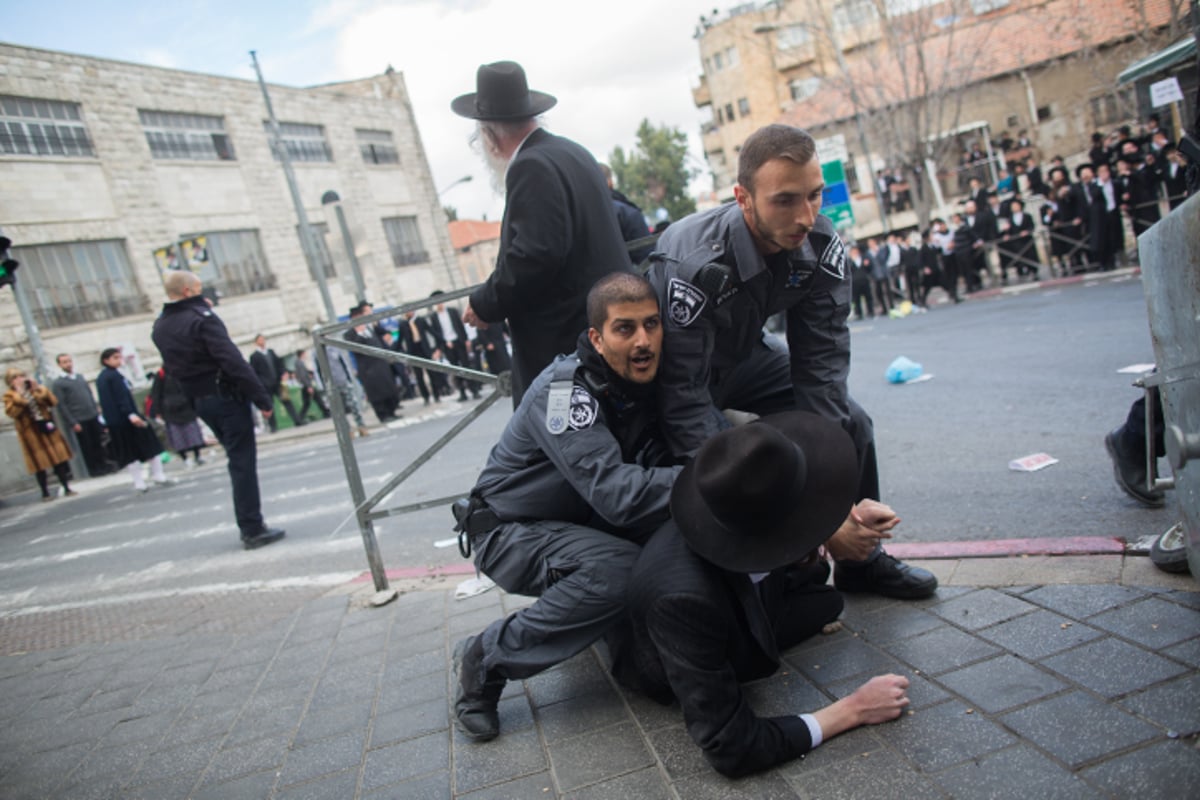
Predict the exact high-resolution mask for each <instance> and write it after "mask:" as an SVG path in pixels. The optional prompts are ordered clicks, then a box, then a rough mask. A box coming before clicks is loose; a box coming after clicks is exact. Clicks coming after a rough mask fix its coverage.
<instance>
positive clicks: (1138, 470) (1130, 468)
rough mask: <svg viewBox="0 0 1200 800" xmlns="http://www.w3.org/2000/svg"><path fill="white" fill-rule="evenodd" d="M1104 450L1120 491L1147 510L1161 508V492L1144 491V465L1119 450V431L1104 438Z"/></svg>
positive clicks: (1118, 429) (1162, 501) (1155, 490)
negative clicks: (1110, 462)
mask: <svg viewBox="0 0 1200 800" xmlns="http://www.w3.org/2000/svg"><path fill="white" fill-rule="evenodd" d="M1104 448H1105V449H1106V450H1108V455H1109V457H1110V458H1111V459H1112V462H1113V478H1115V479H1116V481H1117V486H1120V487H1121V491H1123V492H1125V494H1127V495H1129V496H1130V497H1132V498H1133V499H1134V500H1137V501H1138V502H1139V503H1141V504H1142V505H1144V506H1147V507H1149V508H1162V506H1163V503H1164V500H1163V493H1162V491H1161V490H1158V489H1154V490H1148V489H1146V465H1145V464H1142V463H1140V462H1139V461H1138V460H1137V459H1136V458H1128V457H1126V455H1125V453H1124V452H1122V450H1121V429H1120V428H1117V429H1116V430H1114V431H1110V432H1109V434H1108V435H1107V436H1105V437H1104Z"/></svg>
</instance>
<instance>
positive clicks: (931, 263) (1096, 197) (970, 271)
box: [850, 116, 1187, 318]
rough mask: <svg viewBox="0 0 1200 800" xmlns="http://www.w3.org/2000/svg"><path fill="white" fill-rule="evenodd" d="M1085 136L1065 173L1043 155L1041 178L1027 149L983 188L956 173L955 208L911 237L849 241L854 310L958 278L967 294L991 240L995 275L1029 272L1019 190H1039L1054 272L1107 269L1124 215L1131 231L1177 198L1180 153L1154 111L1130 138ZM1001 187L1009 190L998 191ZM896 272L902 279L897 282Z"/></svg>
mask: <svg viewBox="0 0 1200 800" xmlns="http://www.w3.org/2000/svg"><path fill="white" fill-rule="evenodd" d="M1015 145H1016V143H1015V142H1014V146H1015ZM1092 145H1093V146H1092V148H1091V150H1090V151H1089V160H1088V162H1086V163H1083V164H1080V165H1079V166H1078V167H1076V169H1075V171H1074V180H1072V176H1071V173H1070V171H1069V170H1068V169H1067V167H1066V165H1065V163H1064V161H1063V158H1062V157H1061V156H1055V157H1054V158H1053V159H1051V162H1050V164H1049V166H1048V168H1047V170H1046V172H1045V177H1044V178H1043V172H1042V167H1041V166H1040V165H1039V164H1038V162H1037V160H1036V159H1035V158H1034V157H1032V156H1029V157H1027V158H1026V159H1025V162H1024V163H1020V164H1016V165H1014V173H1015V174H1016V179H1015V180H1014V179H1006V180H1004V181H1002V184H1003V185H998V186H997V187H996V188H997V189H998V190H1000V191H993V190H991V189H989V188H988V187H986V186H985V185H984V184H983V181H982V180H981V179H980V178H979V177H978V175H977V174H971V176H970V177H965V179H964V181H963V189H964V191H965V192H966V194H967V197H966V199H965V200H964V201H963V208H962V211H961V212H959V213H956V214H954V215H953V216H952V217H951V220H950V222H951V224H950V225H947V223H946V222H945V221H944V220H942V219H935V220H933V223H932V226H931V227H930V229H929V230H927V231H925V232H924V233H923V234H922V236H921V241H920V243H919V244H918V243H917V242H916V240H915V239H916V237H915V235H914V236H913V237H912V241H910V242H909V243H908V244H907V245H906V242H905V240H904V239H903V238H901V237H900V236H898V235H896V234H894V233H893V234H889V235H888V237H887V242H886V243H884V244H883V245H882V246H880V245H879V244H878V243H877V241H876V240H874V239H872V240H868V242H867V244H866V246H865V247H861V246H857V245H855V246H852V247H851V248H850V261H851V265H852V275H853V278H854V305H855V312H856V314H857V315H858V317H859V318H864V317H867V316H874V315H875V312H876V306H878V311H879V313H880V314H883V315H886V314H888V313H889V312H890V311H891V309H892V307H893V305H894V303H895V302H896V301H898V300H903V299H904V297H905V294H907V298H908V300H909V301H911V302H912V303H913V305H914V306H915V307H916V308H918V309H922V308H924V307H925V305H926V299H927V297H928V294H929V291H930V289H932V288H933V287H936V286H940V287H942V288H944V289H945V290H946V292H947V294H949V295H950V296H951V298H952V299H953V300H954V301H955V302H958V301H959V300H960V299H961V298H960V297H959V280H960V279H961V280H962V282H963V286H964V288H965V290H966V291H967V292H968V293H969V292H974V291H978V290H980V289H982V288H983V279H982V275H983V273H984V271H985V270H987V269H988V267H987V260H986V255H985V254H986V252H987V249H988V248H989V247H993V246H994V247H995V249H996V256H997V262H998V264H997V266H998V267H999V272H1000V281H1001V283H1002V284H1007V283H1008V278H1009V272H1010V271H1014V272H1015V273H1016V277H1017V278H1018V279H1022V278H1026V277H1028V278H1030V279H1032V280H1037V279H1038V277H1039V276H1040V274H1041V267H1042V264H1041V263H1040V262H1041V256H1039V254H1038V248H1037V245H1036V243H1035V240H1034V219H1033V216H1032V214H1030V213H1027V212H1026V204H1025V200H1024V199H1023V197H1022V193H1025V194H1026V195H1042V196H1043V197H1044V198H1045V199H1044V202H1043V203H1042V205H1041V206H1040V208H1039V209H1038V212H1037V213H1038V215H1039V217H1040V220H1041V223H1042V225H1043V227H1044V228H1045V229H1046V230H1047V232H1048V234H1049V251H1048V254H1047V255H1049V257H1050V261H1051V266H1052V268H1054V269H1056V270H1057V273H1058V274H1060V275H1067V274H1074V273H1078V272H1084V271H1087V270H1090V269H1097V270H1102V271H1107V270H1111V269H1115V268H1116V265H1117V261H1118V259H1119V258H1123V256H1124V253H1125V248H1126V237H1125V218H1126V217H1127V218H1129V220H1130V222H1131V223H1132V228H1133V234H1134V236H1139V235H1141V234H1142V233H1143V232H1145V231H1146V230H1147V229H1148V228H1149V227H1150V226H1151V225H1153V224H1154V223H1155V222H1157V221H1158V220H1159V218H1160V217H1161V208H1160V204H1161V201H1162V200H1163V199H1165V200H1166V202H1167V205H1168V206H1169V208H1172V209H1173V208H1175V207H1176V206H1178V205H1179V204H1181V203H1182V202H1183V201H1184V200H1185V199H1186V198H1187V186H1186V180H1185V177H1184V176H1185V172H1186V169H1187V159H1186V157H1185V156H1184V155H1183V154H1182V153H1180V152H1179V150H1178V148H1177V147H1176V146H1175V144H1174V143H1173V142H1172V141H1171V137H1170V134H1169V133H1168V132H1167V131H1166V130H1164V129H1163V128H1162V127H1161V125H1160V121H1159V119H1158V117H1157V116H1151V117H1150V119H1149V120H1148V122H1147V124H1146V126H1145V129H1144V133H1143V134H1142V135H1141V136H1139V137H1134V136H1133V135H1132V131H1131V128H1130V127H1129V126H1122V127H1121V128H1119V129H1118V130H1116V131H1113V132H1112V133H1111V134H1110V135H1109V136H1108V137H1104V136H1103V135H1101V134H1100V133H1095V134H1093V136H1092ZM1005 190H1011V191H1012V195H1011V196H1010V197H1007V198H1005V199H1002V198H1001V196H1000V194H1001V192H1003V191H1005ZM901 276H903V277H904V282H905V283H906V284H907V286H906V287H905V289H904V290H902V289H901V285H900V277H901ZM864 312H865V313H864Z"/></svg>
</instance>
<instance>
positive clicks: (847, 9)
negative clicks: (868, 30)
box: [833, 0, 879, 31]
mask: <svg viewBox="0 0 1200 800" xmlns="http://www.w3.org/2000/svg"><path fill="white" fill-rule="evenodd" d="M878 18H879V9H877V8H876V7H875V3H874V0H840V2H838V3H837V5H835V6H834V7H833V27H834V30H838V31H845V30H853V29H854V28H857V27H859V26H860V25H866V24H868V23H870V22H874V21H875V20H877V19H878Z"/></svg>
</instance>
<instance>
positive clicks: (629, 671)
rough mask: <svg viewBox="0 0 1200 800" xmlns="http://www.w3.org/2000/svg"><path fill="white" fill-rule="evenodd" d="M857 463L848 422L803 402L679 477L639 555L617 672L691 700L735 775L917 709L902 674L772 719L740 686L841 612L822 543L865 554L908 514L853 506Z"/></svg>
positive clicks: (731, 434) (727, 435) (690, 722)
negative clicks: (808, 710)
mask: <svg viewBox="0 0 1200 800" xmlns="http://www.w3.org/2000/svg"><path fill="white" fill-rule="evenodd" d="M856 462H857V459H856V456H855V450H854V443H853V442H852V441H851V439H850V437H849V435H847V434H846V433H845V431H843V430H842V429H841V427H840V426H838V425H837V424H836V423H833V422H830V421H828V420H826V419H823V418H821V417H818V416H817V415H815V414H810V413H807V412H803V411H791V412H786V413H783V414H776V415H773V416H769V417H764V418H762V419H760V420H758V421H756V422H752V423H749V424H747V425H744V426H742V427H739V428H734V429H732V430H727V431H724V432H722V433H719V434H717V435H716V436H714V437H713V438H712V439H709V440H708V442H706V443H705V444H704V446H703V447H701V448H700V450H699V452H698V453H697V454H696V458H695V459H694V460H693V461H692V462H691V463H689V464H688V465H687V466H686V467H685V468H684V469H683V471H682V472H681V473H680V475H679V477H678V478H677V479H676V481H675V485H674V488H673V489H672V492H671V516H672V521H671V522H670V523H668V524H666V525H664V526H663V527H662V528H661V529H659V530H658V531H657V532H656V533H655V534H654V535H653V536H652V537H651V538H650V540H649V541H648V542H647V543H646V546H645V547H644V548H643V550H642V553H641V555H640V556H639V558H638V560H637V563H636V564H635V565H634V569H633V574H632V577H631V578H630V587H629V599H628V615H629V618H630V621H631V626H630V627H631V633H630V634H629V636H628V638H627V639H626V640H625V642H624V643H623V644H621V645H620V646H617V647H614V648H613V654H614V667H613V671H614V674H615V675H616V677H617V679H618V680H620V681H621V682H622V683H624V684H625V685H627V686H630V687H631V688H634V689H636V690H638V691H641V692H643V693H645V694H648V695H649V696H651V697H653V698H655V699H656V700H659V701H660V702H662V703H670V702H671V700H672V699H673V698H677V699H678V700H679V703H680V705H681V706H682V708H683V716H684V722H685V723H686V725H687V729H688V733H689V734H690V735H691V737H692V740H693V741H695V742H696V744H697V745H699V746H700V747H701V748H702V749H703V751H704V756H705V758H706V759H708V761H709V763H711V764H712V765H713V767H714V768H715V769H716V770H717V771H719V772H720V773H722V774H723V775H727V776H730V777H736V776H740V775H745V774H748V773H751V772H757V771H759V770H763V769H768V768H770V767H772V766H775V765H776V764H780V763H782V762H784V761H788V760H791V759H793V758H797V757H800V756H803V755H804V754H805V753H807V752H808V751H810V750H812V749H813V748H814V747H817V746H818V745H819V744H820V743H821V742H822V741H823V740H825V739H829V738H831V737H833V736H835V735H837V734H839V733H842V732H844V731H847V730H850V729H851V728H855V727H858V726H860V725H871V724H878V723H881V722H887V721H888V720H893V719H896V718H897V717H898V716H900V713H901V711H902V710H903V708H904V707H905V706H907V705H908V697H907V695H906V690H907V689H908V679H907V678H905V677H903V676H900V675H880V676H877V677H875V678H872V679H871V680H870V681H868V682H867V683H865V684H863V685H862V686H860V687H859V688H858V689H857V690H856V691H854V692H853V693H851V694H850V695H848V696H846V697H844V698H842V699H841V700H838V701H837V702H836V703H833V704H832V705H829V706H826V707H825V708H822V709H821V710H819V711H816V712H814V713H812V714H801V715H799V716H797V715H787V716H777V717H766V718H764V717H758V716H757V715H755V713H754V712H753V711H752V710H751V709H750V707H749V705H748V704H747V702H746V699H745V697H744V695H743V694H742V690H741V687H740V683H741V682H743V681H750V680H757V679H759V678H765V677H767V676H768V675H770V674H772V673H773V672H775V670H776V669H777V668H778V667H779V664H780V653H781V652H782V651H785V650H787V649H788V648H790V647H792V646H794V645H796V644H798V643H799V642H801V641H803V640H804V639H807V638H808V637H810V636H812V635H814V634H815V633H817V632H818V631H821V630H822V628H823V627H824V626H825V625H827V624H829V623H832V622H833V621H834V620H836V619H837V616H838V614H840V613H841V610H842V597H841V595H840V594H839V593H838V592H837V591H836V590H835V589H834V588H833V587H831V586H828V585H826V580H827V579H828V577H829V567H828V565H827V563H826V562H825V561H824V560H823V559H819V558H817V557H816V550H817V548H818V547H819V546H820V545H822V544H824V545H825V547H826V548H827V549H828V550H829V551H830V552H831V553H832V554H834V555H851V556H857V557H861V556H862V554H863V553H866V552H870V550H871V549H872V548H873V547H874V545H875V543H876V542H877V541H878V540H879V539H881V538H886V537H887V536H889V535H890V534H889V533H888V531H889V530H890V529H891V528H893V527H895V525H896V524H897V523H898V522H899V520H898V519H897V518H896V515H895V514H894V513H893V512H892V510H891V509H890V508H888V507H887V506H885V505H883V504H882V503H878V502H875V501H873V500H863V501H860V502H859V503H858V504H857V505H854V504H853V501H854V497H855V494H856V489H857V487H858V467H857V463H856ZM615 642H617V639H616V637H614V639H612V640H610V645H613V644H614V643H615Z"/></svg>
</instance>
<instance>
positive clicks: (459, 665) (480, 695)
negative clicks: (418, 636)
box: [454, 636, 505, 742]
mask: <svg viewBox="0 0 1200 800" xmlns="http://www.w3.org/2000/svg"><path fill="white" fill-rule="evenodd" d="M454 682H455V685H456V687H457V688H456V689H455V694H454V716H455V717H457V718H458V729H459V730H461V731H462V732H463V733H464V734H466V735H467V736H468V737H469V738H471V739H474V740H475V741H477V742H486V741H488V740H490V739H495V738H496V737H497V736H499V735H500V713H499V712H498V711H497V710H496V707H497V706H498V705H499V703H500V694H501V692H503V691H504V683H505V681H504V678H501V677H500V676H498V675H496V674H495V673H493V672H487V673H486V674H485V672H484V669H483V640H482V639H481V638H480V637H478V636H475V637H473V638H470V639H463V640H462V641H460V642H459V643H458V644H456V645H455V646H454Z"/></svg>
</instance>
